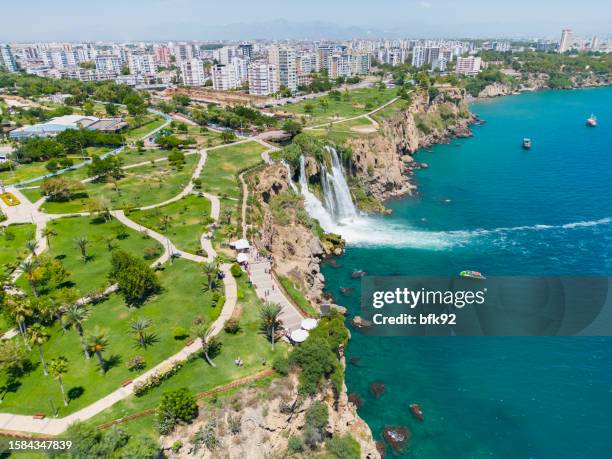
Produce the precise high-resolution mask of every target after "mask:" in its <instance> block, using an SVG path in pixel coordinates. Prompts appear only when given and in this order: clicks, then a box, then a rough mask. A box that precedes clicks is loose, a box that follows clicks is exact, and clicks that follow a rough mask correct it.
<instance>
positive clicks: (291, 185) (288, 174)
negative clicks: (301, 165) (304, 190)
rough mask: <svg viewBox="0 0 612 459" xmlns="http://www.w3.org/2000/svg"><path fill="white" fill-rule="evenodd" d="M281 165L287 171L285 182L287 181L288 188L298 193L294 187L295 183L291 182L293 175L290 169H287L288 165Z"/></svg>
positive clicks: (284, 163)
mask: <svg viewBox="0 0 612 459" xmlns="http://www.w3.org/2000/svg"><path fill="white" fill-rule="evenodd" d="M281 162H282V163H283V166H285V169H287V180H288V181H289V186H290V187H291V189H292V190H293V191H295V192H296V193H299V191H298V189H297V186H295V183H293V180H291V177H293V174H291V167H289V163H287V162H286V161H281Z"/></svg>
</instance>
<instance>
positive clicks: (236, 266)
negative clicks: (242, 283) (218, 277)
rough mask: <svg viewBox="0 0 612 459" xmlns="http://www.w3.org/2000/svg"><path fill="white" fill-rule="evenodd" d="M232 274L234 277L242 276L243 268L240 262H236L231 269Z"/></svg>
mask: <svg viewBox="0 0 612 459" xmlns="http://www.w3.org/2000/svg"><path fill="white" fill-rule="evenodd" d="M230 271H231V273H232V276H234V277H240V276H242V273H243V271H242V268H241V267H240V265H239V264H238V263H234V264H233V265H232V267H231V269H230Z"/></svg>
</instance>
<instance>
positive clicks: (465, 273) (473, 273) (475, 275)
mask: <svg viewBox="0 0 612 459" xmlns="http://www.w3.org/2000/svg"><path fill="white" fill-rule="evenodd" d="M459 276H461V277H469V278H470V279H486V277H484V276H483V275H482V273H481V272H478V271H469V270H465V271H461V272H460V273H459Z"/></svg>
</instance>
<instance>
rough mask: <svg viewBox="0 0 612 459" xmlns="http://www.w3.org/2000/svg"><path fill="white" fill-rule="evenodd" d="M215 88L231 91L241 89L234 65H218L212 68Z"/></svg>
mask: <svg viewBox="0 0 612 459" xmlns="http://www.w3.org/2000/svg"><path fill="white" fill-rule="evenodd" d="M212 82H213V88H214V89H216V90H218V91H229V90H230V89H236V88H239V87H240V80H239V78H238V74H237V71H236V66H235V65H234V64H227V65H225V64H216V65H213V67H212Z"/></svg>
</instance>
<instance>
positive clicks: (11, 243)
mask: <svg viewBox="0 0 612 459" xmlns="http://www.w3.org/2000/svg"><path fill="white" fill-rule="evenodd" d="M34 231H35V227H34V225H10V226H8V227H6V226H3V227H0V265H2V266H5V265H7V264H9V265H12V264H14V263H16V262H18V261H19V260H20V259H23V258H25V257H26V256H27V254H28V251H27V249H26V247H25V244H26V242H27V241H29V240H31V239H34Z"/></svg>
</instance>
